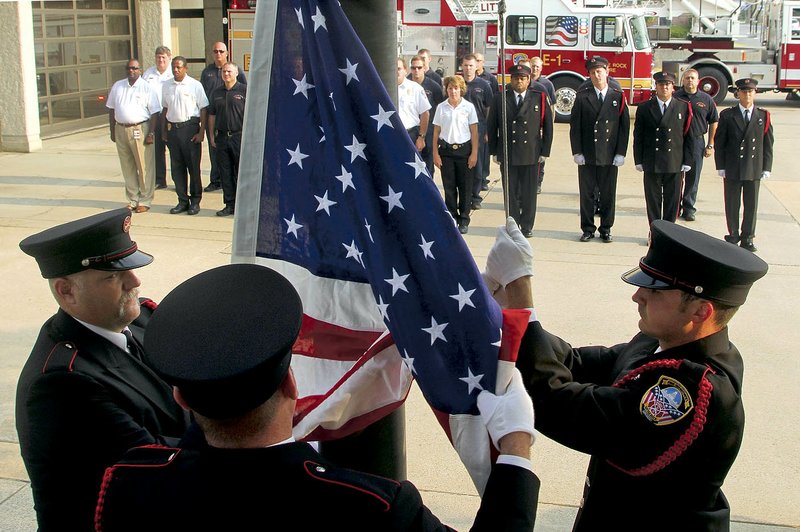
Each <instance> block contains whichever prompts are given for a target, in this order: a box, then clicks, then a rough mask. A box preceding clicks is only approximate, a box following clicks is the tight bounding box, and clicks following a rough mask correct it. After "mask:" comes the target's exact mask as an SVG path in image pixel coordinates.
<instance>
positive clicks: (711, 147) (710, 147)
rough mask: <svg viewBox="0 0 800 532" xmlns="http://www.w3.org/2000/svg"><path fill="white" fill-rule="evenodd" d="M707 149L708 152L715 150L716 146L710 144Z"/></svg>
mask: <svg viewBox="0 0 800 532" xmlns="http://www.w3.org/2000/svg"><path fill="white" fill-rule="evenodd" d="M706 149H707V150H713V149H714V145H713V144H709V145H708V146H706Z"/></svg>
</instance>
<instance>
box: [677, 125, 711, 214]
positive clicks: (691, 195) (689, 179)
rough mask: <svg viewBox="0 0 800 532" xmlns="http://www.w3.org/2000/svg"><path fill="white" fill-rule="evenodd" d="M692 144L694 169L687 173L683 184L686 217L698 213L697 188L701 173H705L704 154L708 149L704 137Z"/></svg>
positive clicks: (683, 207) (682, 206) (683, 203)
mask: <svg viewBox="0 0 800 532" xmlns="http://www.w3.org/2000/svg"><path fill="white" fill-rule="evenodd" d="M692 143H693V144H692V169H691V170H689V171H688V172H686V175H685V177H684V183H683V199H682V201H681V208H682V209H683V214H684V215H686V214H694V213H695V212H697V209H696V208H695V203H696V202H697V188H698V185H699V183H700V172H702V171H703V152H704V151H705V148H706V142H705V139H704V138H703V137H697V138H695V139H693V140H692Z"/></svg>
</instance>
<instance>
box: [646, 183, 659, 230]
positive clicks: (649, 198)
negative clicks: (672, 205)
mask: <svg viewBox="0 0 800 532" xmlns="http://www.w3.org/2000/svg"><path fill="white" fill-rule="evenodd" d="M660 175H661V174H656V173H654V172H647V171H645V173H644V203H645V206H646V207H647V225H648V226H649V225H650V224H651V223H653V220H660V219H661V180H660V179H659V176H660Z"/></svg>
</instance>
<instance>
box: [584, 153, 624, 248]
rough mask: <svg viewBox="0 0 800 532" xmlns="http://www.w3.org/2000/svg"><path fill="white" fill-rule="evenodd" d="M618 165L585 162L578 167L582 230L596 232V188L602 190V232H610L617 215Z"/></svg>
mask: <svg viewBox="0 0 800 532" xmlns="http://www.w3.org/2000/svg"><path fill="white" fill-rule="evenodd" d="M618 172H619V169H618V168H617V167H616V166H613V165H609V166H596V165H593V164H584V165H582V166H579V167H578V191H579V196H580V211H581V230H582V231H584V232H588V233H594V232H595V230H596V229H597V226H596V225H595V223H594V211H595V204H596V201H595V190H599V191H600V234H610V233H611V227H612V226H613V225H614V218H615V216H616V199H617V173H618Z"/></svg>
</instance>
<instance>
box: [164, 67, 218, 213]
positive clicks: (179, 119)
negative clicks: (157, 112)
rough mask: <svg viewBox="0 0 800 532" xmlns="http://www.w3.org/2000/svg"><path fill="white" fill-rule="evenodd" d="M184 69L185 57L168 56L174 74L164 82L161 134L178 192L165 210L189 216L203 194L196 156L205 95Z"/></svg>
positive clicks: (202, 131)
mask: <svg viewBox="0 0 800 532" xmlns="http://www.w3.org/2000/svg"><path fill="white" fill-rule="evenodd" d="M186 72H187V68H186V58H185V57H183V56H180V55H179V56H176V57H175V58H174V59H173V60H172V75H173V76H174V78H173V79H172V80H170V81H168V82H166V83H164V93H163V97H162V103H163V105H164V118H165V120H164V127H163V129H162V135H163V138H164V140H165V141H166V143H167V146H169V161H170V167H171V172H172V180H173V181H174V182H175V193H176V194H177V195H178V204H177V205H176V206H175V207H173V208H172V209H170V211H169V213H170V214H178V213H182V212H185V213H187V214H189V215H190V216H191V215H195V214H197V213H198V212H200V200H201V199H202V197H203V183H202V182H201V181H200V157H201V153H202V151H201V148H202V146H201V144H202V143H203V137H204V136H205V134H206V109H207V108H208V98H207V97H206V91H205V90H204V89H203V85H202V84H201V83H200V82H199V81H197V80H196V79H194V78H192V77H191V76H189V75H188V74H187V73H186ZM187 174H188V177H189V179H188V185H187Z"/></svg>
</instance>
